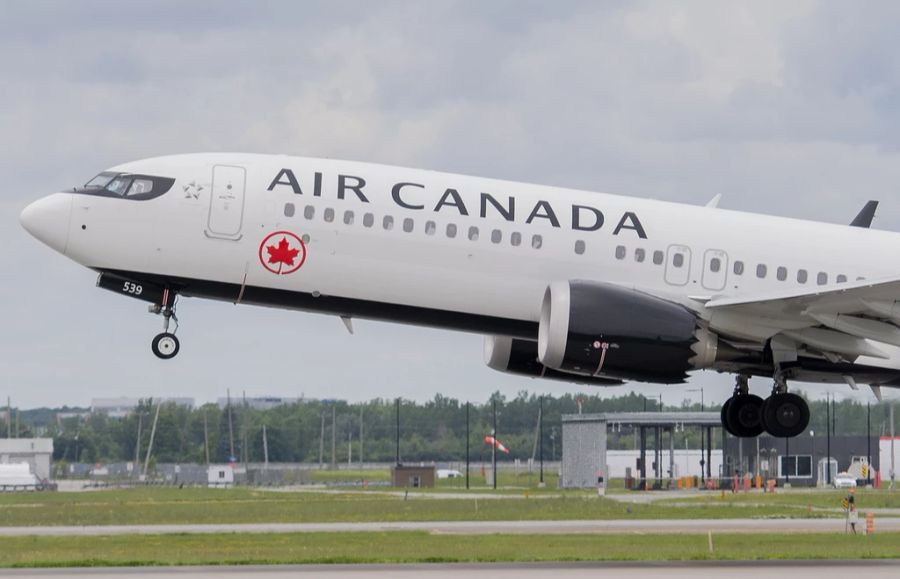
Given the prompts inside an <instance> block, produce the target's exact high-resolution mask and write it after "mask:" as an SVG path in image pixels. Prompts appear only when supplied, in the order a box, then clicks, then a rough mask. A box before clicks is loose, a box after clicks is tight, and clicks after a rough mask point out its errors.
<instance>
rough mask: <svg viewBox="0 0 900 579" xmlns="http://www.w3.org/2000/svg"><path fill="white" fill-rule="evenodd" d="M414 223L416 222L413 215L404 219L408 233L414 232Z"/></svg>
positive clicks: (404, 227)
mask: <svg viewBox="0 0 900 579" xmlns="http://www.w3.org/2000/svg"><path fill="white" fill-rule="evenodd" d="M414 225H415V222H413V220H412V217H407V218H406V219H404V220H403V231H405V232H406V233H412V230H413V226H414Z"/></svg>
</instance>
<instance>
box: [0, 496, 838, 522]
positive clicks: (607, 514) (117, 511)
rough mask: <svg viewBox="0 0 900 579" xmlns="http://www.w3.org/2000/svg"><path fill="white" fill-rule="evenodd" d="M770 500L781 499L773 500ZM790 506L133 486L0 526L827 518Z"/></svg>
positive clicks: (29, 511)
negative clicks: (406, 498)
mask: <svg viewBox="0 0 900 579" xmlns="http://www.w3.org/2000/svg"><path fill="white" fill-rule="evenodd" d="M520 496H524V494H523V495H520ZM727 496H730V495H727ZM715 497H719V495H718V494H716V495H715ZM757 497H762V495H757ZM773 498H777V500H778V501H780V500H781V497H780V496H779V495H774V497H773ZM757 500H759V499H757ZM795 502H796V504H789V503H781V502H775V503H773V504H762V505H759V504H755V503H751V502H743V501H742V500H738V499H733V500H732V499H725V500H723V499H720V498H712V499H709V500H703V501H697V502H696V503H694V502H690V503H689V504H688V505H685V504H684V501H682V502H681V503H680V504H674V505H666V504H659V503H652V504H623V503H620V502H617V501H614V500H612V499H608V498H599V497H597V496H596V495H593V494H586V493H575V494H563V495H561V496H543V497H541V496H537V497H530V498H527V499H526V498H490V499H473V498H464V497H460V498H458V499H457V498H446V497H441V498H424V497H419V498H411V499H409V500H404V497H403V496H402V495H392V494H386V493H377V492H349V493H323V492H271V491H264V490H253V489H246V488H234V489H204V488H184V489H178V488H139V489H126V490H106V491H94V492H86V493H27V494H24V493H23V494H6V495H0V526H29V525H112V524H115V525H135V524H144V525H153V524H178V523H259V522H271V523H288V522H350V521H461V520H470V521H491V520H494V521H496V520H553V519H582V520H583V519H598V520H603V519H629V518H633V519H651V518H655V519H697V518H740V517H747V516H753V517H813V516H818V517H821V516H827V514H824V513H817V512H810V510H809V509H808V508H807V507H806V501H805V500H800V501H795ZM748 507H752V509H751V508H748Z"/></svg>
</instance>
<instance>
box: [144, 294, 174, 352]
mask: <svg viewBox="0 0 900 579" xmlns="http://www.w3.org/2000/svg"><path fill="white" fill-rule="evenodd" d="M170 296H171V297H170ZM176 297H177V296H176V295H175V293H174V292H171V293H170V291H169V290H168V289H166V290H165V292H164V293H163V299H162V304H155V305H152V306H150V313H153V314H161V315H162V316H163V331H162V333H160V334H157V335H156V336H155V337H154V338H153V341H152V342H151V343H150V349H151V350H153V354H154V355H155V356H156V357H157V358H160V359H161V360H170V359H172V358H174V357H175V356H176V355H177V354H178V351H179V350H180V349H181V343H180V342H179V341H178V338H177V337H176V336H175V332H177V331H178V317H177V316H176V315H175V300H176ZM170 321H174V322H175V329H174V330H173V331H172V332H169V322H170Z"/></svg>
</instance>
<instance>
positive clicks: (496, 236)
mask: <svg viewBox="0 0 900 579" xmlns="http://www.w3.org/2000/svg"><path fill="white" fill-rule="evenodd" d="M501 241H503V233H502V232H501V231H500V230H499V229H495V230H493V231H491V243H500V242H501Z"/></svg>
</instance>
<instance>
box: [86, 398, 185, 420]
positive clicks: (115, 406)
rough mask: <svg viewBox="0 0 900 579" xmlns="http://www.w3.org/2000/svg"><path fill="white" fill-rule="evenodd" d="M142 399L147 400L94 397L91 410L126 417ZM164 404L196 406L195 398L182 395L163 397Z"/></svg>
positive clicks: (114, 416) (116, 416)
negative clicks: (182, 396)
mask: <svg viewBox="0 0 900 579" xmlns="http://www.w3.org/2000/svg"><path fill="white" fill-rule="evenodd" d="M141 400H146V399H142V398H126V397H122V398H94V399H92V400H91V412H93V413H96V414H105V415H107V416H109V417H110V418H124V417H126V416H128V415H129V414H131V413H132V412H134V409H135V408H137V407H138V403H139V402H140V401H141ZM158 400H159V399H158V398H154V399H153V402H154V404H155V403H156V402H157V401H158ZM162 402H163V404H175V405H177V406H185V407H187V408H193V407H194V399H193V398H180V397H172V398H163V399H162Z"/></svg>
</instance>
